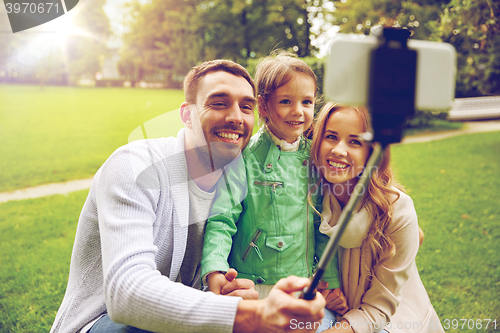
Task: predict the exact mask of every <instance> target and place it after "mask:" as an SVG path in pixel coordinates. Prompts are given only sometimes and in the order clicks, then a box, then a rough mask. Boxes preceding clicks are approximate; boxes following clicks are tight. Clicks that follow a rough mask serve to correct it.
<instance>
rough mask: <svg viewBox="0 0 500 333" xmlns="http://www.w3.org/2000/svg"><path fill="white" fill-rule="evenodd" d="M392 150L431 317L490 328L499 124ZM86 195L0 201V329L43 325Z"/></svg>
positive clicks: (497, 280) (497, 290)
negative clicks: (486, 323)
mask: <svg viewBox="0 0 500 333" xmlns="http://www.w3.org/2000/svg"><path fill="white" fill-rule="evenodd" d="M392 152H393V164H394V166H395V167H396V168H397V174H398V178H399V180H400V181H401V182H402V183H403V184H404V185H405V186H406V188H407V191H408V192H409V194H410V195H411V197H412V198H413V200H414V203H415V207H416V209H417V213H418V215H419V223H420V226H421V227H422V229H423V230H424V231H425V234H426V238H425V242H424V244H423V246H422V247H421V249H420V251H419V254H418V256H417V265H418V267H419V271H420V274H421V278H422V280H423V282H424V284H425V286H426V288H427V291H428V293H429V295H430V298H431V301H432V303H433V305H434V307H435V308H436V311H437V313H438V315H439V316H440V318H441V320H442V321H444V320H445V319H450V320H451V319H474V320H477V319H492V320H494V319H497V329H500V303H499V302H498V300H499V299H500V258H499V256H498V253H500V229H499V226H500V191H498V188H499V187H500V179H499V177H498V175H497V173H498V170H500V132H495V133H481V134H470V135H463V136H458V137H453V138H449V139H445V140H441V141H436V142H429V143H415V144H406V145H398V146H394V147H393V148H392ZM86 195H87V191H81V192H76V193H72V194H70V195H67V196H52V197H47V198H41V199H34V200H25V201H17V202H7V203H3V204H0V248H1V249H2V255H1V257H0V332H1V333H3V332H5V333H7V332H8V333H10V332H47V331H48V330H49V328H50V326H51V324H52V321H53V319H54V317H55V314H56V311H57V309H58V307H59V305H60V302H61V301H62V297H63V294H64V290H65V287H66V282H67V276H68V270H69V261H70V255H71V249H72V244H73V239H74V235H75V231H76V225H77V220H78V215H79V212H80V210H81V208H82V206H83V203H84V201H85V197H86ZM459 323H460V322H459ZM460 325H461V324H460ZM447 331H449V332H462V331H467V332H487V331H489V332H493V329H492V325H491V324H490V327H489V329H488V330H485V329H484V327H483V328H482V329H480V330H479V329H477V330H468V329H466V330H461V329H456V330H453V329H449V330H447Z"/></svg>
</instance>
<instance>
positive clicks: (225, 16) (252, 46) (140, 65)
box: [119, 0, 328, 82]
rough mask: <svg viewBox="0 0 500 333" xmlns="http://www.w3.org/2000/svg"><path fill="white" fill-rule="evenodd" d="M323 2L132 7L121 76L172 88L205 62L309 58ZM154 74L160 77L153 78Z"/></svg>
mask: <svg viewBox="0 0 500 333" xmlns="http://www.w3.org/2000/svg"><path fill="white" fill-rule="evenodd" d="M324 2H328V1H325V0H245V1H242V0H211V1H205V0H181V1H174V0H164V1H158V0H151V1H149V2H147V3H144V2H143V3H139V2H136V3H134V4H133V10H132V11H131V12H132V15H131V18H130V20H129V22H128V26H129V29H130V31H129V32H128V33H127V34H126V35H125V36H124V44H125V45H124V48H123V52H122V61H121V62H120V64H119V68H120V71H121V72H122V73H123V74H125V75H126V76H127V77H129V78H132V79H133V80H141V79H145V78H148V77H149V78H151V77H152V76H154V75H157V74H158V73H160V74H164V75H163V76H162V77H164V79H165V80H166V81H167V82H168V81H169V80H171V78H172V77H180V76H182V75H184V74H185V73H186V72H187V71H188V70H189V68H191V67H192V66H193V65H195V64H196V63H199V62H201V61H203V60H207V59H215V58H226V59H232V60H234V61H236V62H239V63H241V64H243V65H246V64H248V62H249V61H250V60H251V59H255V58H260V57H262V56H266V55H268V54H269V53H270V52H271V51H273V50H274V49H285V50H288V51H291V52H294V53H296V54H298V55H299V56H301V57H303V56H309V55H311V53H312V52H313V51H314V50H315V47H314V46H312V45H311V31H310V30H311V25H312V22H313V19H314V18H315V17H317V16H318V15H321V12H322V9H321V6H322V4H323V3H324ZM155 73H156V74H155Z"/></svg>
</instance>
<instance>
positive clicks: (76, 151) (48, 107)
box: [0, 85, 184, 192]
mask: <svg viewBox="0 0 500 333" xmlns="http://www.w3.org/2000/svg"><path fill="white" fill-rule="evenodd" d="M0 101H1V102H0V142H1V145H0V156H1V158H0V170H1V172H2V176H1V178H0V192H1V191H9V190H14V189H18V188H24V187H29V186H35V185H39V184H44V183H52V182H61V181H66V180H73V179H81V178H86V177H91V176H93V175H94V174H95V172H96V171H97V169H98V168H99V167H100V166H101V165H102V163H103V162H104V161H105V160H106V159H107V158H108V157H109V155H110V154H111V153H112V152H113V151H114V150H115V149H116V148H118V147H119V146H122V145H124V144H126V143H127V142H128V140H129V135H130V134H131V132H132V131H133V130H134V129H135V128H137V127H138V126H140V125H141V124H142V123H144V122H146V121H148V120H150V119H152V118H154V117H156V116H159V115H161V114H163V113H166V112H169V111H172V110H177V109H178V108H179V106H180V104H181V103H182V102H183V101H184V95H183V93H182V91H181V90H160V89H125V88H77V87H51V86H49V87H44V88H43V90H42V89H41V88H40V87H39V86H23V85H0ZM175 113H176V114H177V112H175ZM176 118H177V119H179V117H178V116H177V117H176ZM166 126H168V127H166V128H163V131H164V133H165V134H166V135H167V136H169V135H176V134H177V131H178V128H179V122H177V123H175V122H174V123H172V124H169V123H167V124H166Z"/></svg>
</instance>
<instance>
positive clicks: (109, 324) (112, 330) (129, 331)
mask: <svg viewBox="0 0 500 333" xmlns="http://www.w3.org/2000/svg"><path fill="white" fill-rule="evenodd" d="M89 333H151V332H149V331H145V330H141V329H139V328H135V327H132V326H127V325H123V324H117V323H115V322H114V321H112V320H111V318H109V316H108V315H105V316H104V317H102V318H101V319H99V320H98V321H96V323H95V324H94V325H93V326H92V328H91V329H90V331H89Z"/></svg>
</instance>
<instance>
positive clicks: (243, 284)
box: [207, 268, 259, 299]
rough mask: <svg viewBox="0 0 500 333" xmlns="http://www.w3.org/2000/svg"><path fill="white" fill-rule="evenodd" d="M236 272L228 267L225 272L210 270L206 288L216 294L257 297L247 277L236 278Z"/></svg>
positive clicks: (248, 297) (257, 294) (252, 284)
mask: <svg viewBox="0 0 500 333" xmlns="http://www.w3.org/2000/svg"><path fill="white" fill-rule="evenodd" d="M237 275H238V272H236V270H235V269H234V268H230V269H229V270H228V271H227V273H225V274H224V273H222V272H212V273H210V274H208V276H207V283H208V289H209V290H210V291H211V292H213V293H214V294H217V295H227V296H239V297H242V298H243V299H258V298H259V293H258V292H257V291H256V290H255V288H254V283H253V281H251V280H248V279H237V278H236V276H237Z"/></svg>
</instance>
